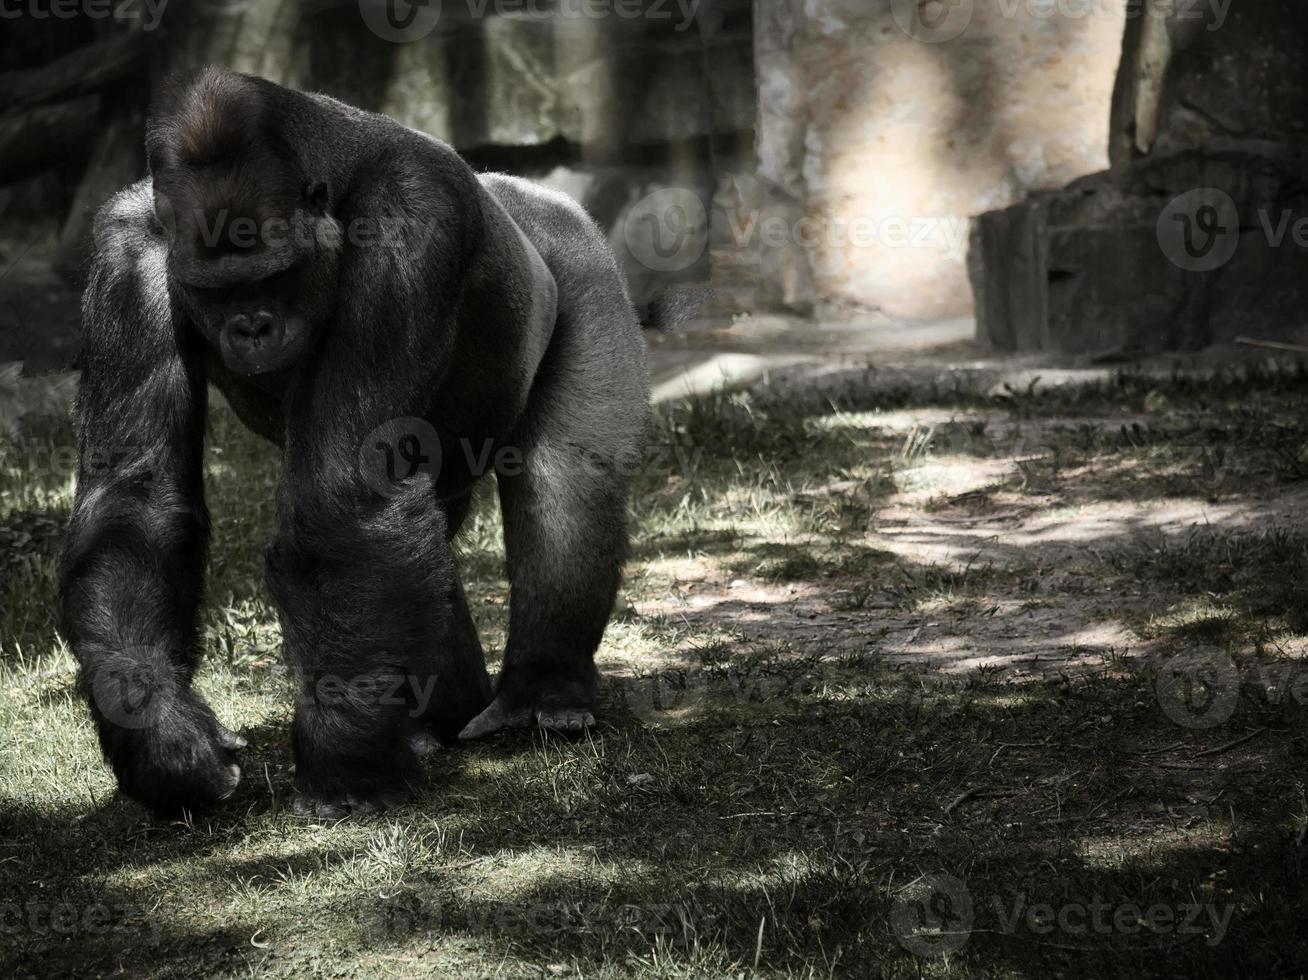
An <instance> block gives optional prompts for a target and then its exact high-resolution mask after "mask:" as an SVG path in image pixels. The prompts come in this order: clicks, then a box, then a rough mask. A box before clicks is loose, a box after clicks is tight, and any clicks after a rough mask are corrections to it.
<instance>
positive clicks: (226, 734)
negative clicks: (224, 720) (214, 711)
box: [218, 725, 250, 752]
mask: <svg viewBox="0 0 1308 980" xmlns="http://www.w3.org/2000/svg"><path fill="white" fill-rule="evenodd" d="M218 744H219V745H221V746H222V747H223V748H225V749H229V750H231V751H233V752H235V751H236V750H237V749H244V748H248V747H249V745H250V743H249V742H247V741H246V740H245V739H243V738H241V736H239V735H237V734H236V733H235V732H233V731H231V730H230V729H227V728H224V727H223V726H222V725H219V726H218Z"/></svg>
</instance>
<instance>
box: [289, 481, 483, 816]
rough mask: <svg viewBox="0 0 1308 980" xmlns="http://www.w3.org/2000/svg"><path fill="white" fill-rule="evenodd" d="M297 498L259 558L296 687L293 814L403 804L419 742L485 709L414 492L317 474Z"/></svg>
mask: <svg viewBox="0 0 1308 980" xmlns="http://www.w3.org/2000/svg"><path fill="white" fill-rule="evenodd" d="M291 479H292V480H294V478H293V477H292V478H291ZM299 490H300V492H299V495H298V497H297V496H296V493H295V485H294V483H292V484H291V486H290V487H288V491H287V492H288V496H290V497H291V498H292V499H291V500H290V501H289V502H286V503H284V505H283V509H284V514H283V519H282V530H281V532H280V534H279V537H278V540H277V542H276V544H275V545H274V546H273V548H272V549H271V551H270V553H269V584H270V586H271V588H272V591H273V594H274V596H275V597H276V599H277V602H278V606H279V608H280V610H281V614H282V629H283V634H284V638H285V641H286V649H287V654H288V657H289V658H290V660H291V661H292V663H293V664H294V666H295V668H296V670H297V675H298V679H299V682H300V688H301V694H300V698H299V701H298V703H297V705H296V710H295V720H294V724H293V728H292V744H293V748H294V751H295V761H296V779H295V786H296V799H295V801H294V803H293V809H294V810H295V811H296V812H298V813H301V814H312V815H315V816H320V817H338V816H344V815H345V814H346V813H351V812H352V813H367V812H371V811H374V810H379V809H385V808H387V807H389V806H393V805H395V804H398V803H400V802H402V801H403V800H404V799H406V798H407V797H408V795H409V792H410V788H411V785H412V782H413V777H414V775H415V765H414V763H415V759H414V750H415V748H416V747H417V746H419V745H420V744H421V741H422V740H421V738H420V736H421V734H422V732H423V731H424V730H425V729H426V728H428V727H430V728H431V729H434V730H435V731H436V732H437V734H439V735H442V736H444V737H446V738H452V737H453V735H454V733H455V732H457V731H458V730H459V728H460V727H461V726H462V725H463V724H465V723H466V721H467V720H468V719H469V718H471V717H473V716H474V715H475V714H476V713H477V712H478V711H480V710H481V709H482V707H483V706H484V705H485V704H486V702H487V700H489V697H490V684H489V680H488V678H487V676H486V667H485V664H484V662H483V661H482V659H481V656H480V646H479V645H478V644H477V643H476V634H475V632H472V633H471V635H469V633H470V629H471V620H470V619H469V617H468V613H467V606H466V603H465V602H464V601H463V592H462V588H461V587H460V585H459V582H458V577H457V574H456V572H455V568H454V556H453V553H452V551H451V549H450V546H449V541H448V538H447V533H446V526H447V525H446V522H445V515H444V513H443V511H442V510H441V509H440V508H439V507H438V506H437V504H436V501H435V500H434V498H433V497H432V495H431V492H430V488H429V487H428V486H427V485H425V484H422V483H413V484H411V485H409V486H407V487H405V488H403V489H402V490H401V491H400V492H399V493H398V494H397V495H396V496H394V497H392V498H391V499H389V500H385V501H383V502H378V501H377V500H376V499H375V498H370V497H368V496H367V495H366V493H358V492H356V491H357V488H355V490H354V491H352V490H350V489H348V488H342V487H336V488H331V487H328V486H327V485H326V483H325V481H324V480H323V479H322V478H321V477H320V478H319V480H317V481H309V482H307V483H301V484H300V487H299Z"/></svg>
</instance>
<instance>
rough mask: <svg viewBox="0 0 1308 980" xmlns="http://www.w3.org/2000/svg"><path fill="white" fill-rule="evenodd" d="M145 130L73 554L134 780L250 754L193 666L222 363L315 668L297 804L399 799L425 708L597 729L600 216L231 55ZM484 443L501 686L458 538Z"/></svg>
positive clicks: (638, 410) (91, 333) (639, 443)
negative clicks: (267, 496)
mask: <svg viewBox="0 0 1308 980" xmlns="http://www.w3.org/2000/svg"><path fill="white" fill-rule="evenodd" d="M146 149H147V154H148V159H149V171H150V176H149V177H148V178H147V179H145V180H143V181H141V182H140V183H138V184H136V185H134V186H132V187H130V188H128V189H127V190H125V191H123V192H122V193H120V194H119V195H118V196H117V197H115V198H114V199H113V200H112V201H111V202H110V203H109V204H108V205H106V206H105V208H104V210H103V211H102V212H101V214H100V215H99V218H98V221H97V225H96V234H95V255H94V261H93V265H92V269H91V275H90V280H89V284H88V286H87V290H86V295H85V298H84V301H83V338H82V343H83V349H82V365H83V376H82V383H81V392H80V396H79V399H78V408H77V414H78V421H79V426H80V429H79V435H78V450H79V455H80V464H79V475H78V481H77V492H76V499H75V502H74V505H73V512H72V517H71V521H70V525H69V531H68V536H67V542H66V546H65V552H64V556H63V567H62V595H63V621H64V630H65V633H66V635H67V637H68V639H69V641H70V643H71V645H72V647H73V650H74V652H75V653H76V656H77V658H78V660H79V662H80V664H81V675H80V676H81V682H80V683H81V686H82V689H83V690H84V692H85V693H86V695H87V697H88V700H89V702H90V705H91V711H92V714H93V715H94V718H95V721H96V725H97V728H98V731H99V736H100V742H101V745H102V747H103V749H104V753H105V756H106V758H107V759H108V761H109V762H110V764H111V765H112V767H113V770H114V773H115V774H116V775H117V778H118V783H119V786H120V787H121V789H122V790H124V791H125V792H126V793H128V794H129V795H131V796H133V797H135V798H136V799H138V800H140V801H142V802H143V803H145V804H146V805H147V806H149V807H151V808H152V809H153V810H155V811H156V812H158V813H161V814H177V813H180V812H182V811H184V810H198V809H202V808H204V807H205V806H207V805H211V804H213V803H215V802H216V801H219V800H222V799H224V798H226V797H228V796H230V795H231V794H232V793H233V792H234V790H235V789H236V786H237V784H238V782H239V780H240V776H241V770H240V767H239V764H238V761H237V756H236V752H237V750H238V749H240V748H242V747H244V745H245V742H244V740H243V739H241V738H240V737H239V736H237V735H236V734H234V733H232V732H230V731H228V730H227V729H226V728H224V727H223V725H222V724H221V723H219V721H218V720H217V718H216V717H215V716H214V714H213V712H212V711H211V710H210V708H209V707H208V706H207V705H206V704H205V703H204V702H203V701H202V700H201V699H200V698H199V697H198V696H197V695H196V694H195V692H194V691H193V690H192V687H191V681H192V676H193V674H194V673H195V670H196V667H197V663H198V660H199V656H200V646H201V643H200V635H199V628H198V624H197V612H198V606H199V603H200V599H201V595H202V592H203V575H204V564H205V552H206V544H207V539H208V530H209V520H208V512H207V510H206V508H205V503H204V488H203V480H202V472H201V471H202V459H203V442H204V432H205V417H206V390H207V385H208V384H210V383H212V384H213V385H215V386H216V387H217V388H218V389H219V390H220V391H221V392H222V393H223V394H224V395H225V396H226V398H227V400H228V402H229V403H230V405H231V406H232V408H233V410H234V411H235V412H236V413H237V415H238V416H239V417H240V418H241V420H242V421H243V422H244V423H245V424H246V425H247V426H249V428H251V429H252V430H254V431H255V432H256V433H258V434H260V435H261V436H263V437H265V438H267V439H268V440H270V441H272V442H273V443H275V444H276V445H278V446H279V447H280V448H281V453H282V460H283V477H282V484H281V487H280V489H279V491H278V498H277V511H278V528H277V532H276V535H275V539H274V541H273V542H272V544H271V545H270V547H269V549H268V553H267V580H268V583H269V587H270V591H271V593H272V595H273V597H274V600H275V602H276V604H277V607H278V612H279V616H280V619H281V625H282V633H283V638H284V642H285V648H286V654H287V657H288V660H289V662H290V663H291V664H292V666H293V667H294V670H295V677H296V680H297V684H298V686H299V689H300V691H301V695H300V697H299V698H298V699H297V702H296V708H295V718H294V722H293V726H292V747H293V750H294V755H295V764H296V768H295V798H294V802H293V809H294V810H295V811H296V812H297V813H301V814H309V815H316V816H324V817H330V816H341V815H345V814H348V813H366V812H370V811H373V810H377V809H383V808H385V807H388V806H391V805H395V804H397V803H399V802H402V801H403V800H404V799H405V798H406V797H407V795H408V792H409V787H410V785H411V782H412V777H413V773H414V761H415V749H416V748H417V747H419V746H421V744H422V743H423V741H424V739H429V738H430V737H431V736H435V737H437V738H439V739H441V740H442V741H444V742H450V741H453V740H455V739H457V738H459V737H462V738H465V739H466V738H474V737H477V736H481V735H485V734H487V733H490V732H493V731H495V730H497V729H500V728H504V727H519V726H527V725H532V724H536V725H540V726H543V727H545V728H552V729H560V730H566V731H579V730H581V729H582V728H584V727H585V726H587V725H589V724H591V723H592V722H593V720H594V718H593V714H592V712H593V710H594V701H595V695H596V687H597V673H596V669H595V665H594V653H595V649H596V647H597V646H598V644H599V642H600V639H601V636H602V634H603V632H604V628H605V626H606V623H607V621H608V617H609V614H610V611H611V608H612V604H613V599H614V596H615V594H616V590H617V587H618V580H619V575H620V571H621V565H622V560H623V556H624V551H625V547H626V521H625V511H626V499H627V482H628V480H627V478H628V476H629V475H630V472H631V464H632V463H633V461H635V460H637V459H639V457H640V454H641V452H642V448H643V439H644V437H645V429H646V425H647V401H648V399H647V393H648V380H647V375H646V368H645V362H644V346H643V341H642V339H641V336H640V323H639V318H638V317H637V314H636V312H635V311H634V309H633V307H632V304H631V302H630V300H629V298H628V295H627V290H626V285H625V282H624V279H623V276H622V273H621V272H620V270H619V268H618V266H617V263H616V261H615V259H614V256H613V253H612V251H611V250H610V248H609V246H608V243H607V242H606V240H605V238H604V236H603V235H602V234H601V233H600V231H599V230H598V228H597V227H596V225H595V224H594V223H593V222H592V221H591V220H590V218H589V217H588V216H587V215H586V214H585V212H584V211H583V210H581V209H580V208H579V207H578V206H577V205H575V204H573V203H571V202H570V201H569V200H568V199H567V198H565V197H563V196H561V195H559V194H556V193H553V192H550V191H547V190H543V189H540V188H537V187H535V186H533V185H531V184H528V183H525V182H523V181H521V180H518V179H514V178H511V177H505V176H499V175H483V176H480V177H479V176H478V175H476V174H474V173H473V171H472V170H471V169H470V168H469V167H468V165H467V164H465V163H464V162H463V160H462V159H461V158H460V157H459V156H457V155H456V154H455V152H454V151H453V150H452V149H451V148H450V147H449V146H447V145H445V144H444V143H441V142H439V141H437V140H435V139H432V138H430V137H428V136H426V135H423V134H421V133H417V132H414V131H413V130H410V129H407V128H405V127H403V126H401V125H399V124H398V123H396V122H394V121H393V120H390V119H387V118H385V117H383V116H379V115H375V114H372V113H369V112H364V111H362V110H359V109H355V108H352V107H350V106H347V105H344V104H342V103H340V102H337V101H335V100H333V99H330V98H327V97H325V96H322V95H313V94H306V93H301V92H295V91H291V90H289V89H285V88H282V87H280V86H278V85H275V84H273V83H271V82H268V81H266V80H263V79H259V78H254V77H250V76H245V75H238V74H233V73H230V72H226V71H220V70H215V69H208V70H205V71H204V72H202V73H200V74H199V75H198V76H196V77H195V78H193V79H192V80H191V81H190V82H189V83H186V84H178V85H175V86H172V87H171V88H170V90H169V94H168V95H166V96H165V97H164V98H163V99H162V100H161V101H160V103H159V104H158V105H156V107H155V109H154V111H153V112H152V114H151V119H150V123H149V126H148V131H147V137H146ZM506 451H507V457H506ZM383 458H384V465H383V464H380V463H379V464H378V465H380V466H381V469H382V470H384V471H385V479H384V480H382V479H378V478H376V475H375V474H374V473H372V472H371V470H372V469H376V468H377V467H376V466H374V462H375V461H377V460H382V459H383ZM504 458H510V459H512V460H513V461H514V462H515V465H513V466H509V465H504V466H503V467H502V468H497V467H495V466H494V465H492V464H491V463H488V462H487V460H500V459H504ZM434 461H435V462H434ZM397 464H400V465H399V466H398V467H397ZM492 468H494V469H495V472H496V483H497V486H498V492H499V500H500V506H501V511H502V514H503V519H504V536H505V552H506V555H507V566H508V567H507V570H508V578H509V583H510V601H509V606H510V626H509V635H508V643H507V648H506V650H505V654H504V664H503V669H502V671H501V673H500V676H499V679H498V682H497V684H496V685H495V687H494V691H493V692H492V688H491V684H490V680H489V678H488V676H487V673H486V668H485V665H484V661H483V654H482V649H481V645H480V643H479V641H478V638H477V634H476V630H475V628H474V626H473V621H472V619H471V617H470V615H469V612H468V607H467V602H466V599H465V597H464V593H463V589H462V587H461V585H460V582H459V578H458V572H457V570H456V567H455V562H454V555H453V552H452V549H451V546H450V541H451V539H452V538H453V536H454V535H455V533H456V532H457V531H458V530H459V525H460V523H461V522H462V521H463V519H464V517H465V515H466V513H467V511H468V507H469V501H470V499H471V494H472V490H473V486H474V484H475V483H476V482H477V480H478V479H479V478H480V477H482V476H484V475H485V473H486V472H487V471H488V470H489V469H492ZM428 695H429V696H428Z"/></svg>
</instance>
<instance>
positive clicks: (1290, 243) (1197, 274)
mask: <svg viewBox="0 0 1308 980" xmlns="http://www.w3.org/2000/svg"><path fill="white" fill-rule="evenodd" d="M1301 173H1303V163H1302V161H1301V160H1300V159H1298V158H1297V156H1296V155H1295V154H1294V153H1292V152H1291V151H1288V150H1286V149H1285V148H1282V147H1277V146H1274V145H1269V144H1265V143H1257V142H1249V143H1242V142H1231V141H1224V142H1223V141H1215V142H1212V143H1209V144H1205V145H1204V146H1201V147H1199V148H1195V149H1187V150H1184V151H1181V152H1177V153H1170V154H1155V155H1152V156H1148V157H1143V158H1139V159H1137V160H1135V161H1133V162H1131V163H1129V164H1128V165H1126V166H1125V167H1123V168H1120V169H1119V170H1116V171H1110V172H1106V173H1102V174H1097V175H1094V176H1092V177H1089V178H1085V179H1083V180H1080V181H1077V182H1075V183H1073V184H1071V185H1070V186H1068V187H1066V188H1064V189H1062V190H1058V191H1049V192H1045V193H1041V194H1036V195H1033V196H1032V197H1030V198H1028V199H1027V200H1025V201H1023V202H1021V203H1020V204H1016V205H1013V206H1012V207H1009V208H1005V209H1003V210H1000V211H992V212H989V213H987V214H984V215H981V216H980V217H979V218H977V219H976V220H975V222H974V224H973V228H972V235H971V249H970V253H969V272H970V275H971V279H972V286H973V291H974V293H975V296H976V314H977V337H978V340H980V341H981V342H983V343H985V344H986V345H988V346H990V347H992V348H995V349H998V350H1008V351H1023V352H1027V351H1058V352H1062V353H1068V354H1091V355H1101V356H1109V355H1116V354H1138V353H1157V352H1160V351H1167V350H1186V349H1195V348H1199V347H1203V346H1206V345H1208V344H1212V343H1221V342H1229V341H1231V340H1233V339H1234V338H1235V337H1236V336H1238V335H1241V334H1251V335H1255V336H1259V337H1264V338H1267V339H1279V340H1292V339H1297V338H1300V337H1301V336H1302V333H1303V330H1304V327H1305V325H1306V324H1305V316H1304V313H1303V311H1304V309H1306V308H1308V279H1305V277H1304V276H1303V275H1302V269H1303V267H1304V263H1305V261H1308V208H1306V207H1305V200H1304V198H1303V195H1302V194H1301V192H1300V190H1299V186H1300V177H1299V175H1300V174H1301ZM1296 237H1297V238H1298V239H1299V240H1298V241H1296Z"/></svg>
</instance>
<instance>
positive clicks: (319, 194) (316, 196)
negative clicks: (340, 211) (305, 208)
mask: <svg viewBox="0 0 1308 980" xmlns="http://www.w3.org/2000/svg"><path fill="white" fill-rule="evenodd" d="M304 199H305V200H306V201H308V202H309V207H311V208H313V209H314V210H315V211H317V212H318V213H319V214H326V213H327V207H328V206H329V205H330V204H331V195H330V194H328V192H327V185H326V184H325V183H323V182H322V181H321V180H310V181H306V182H305V184H304Z"/></svg>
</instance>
